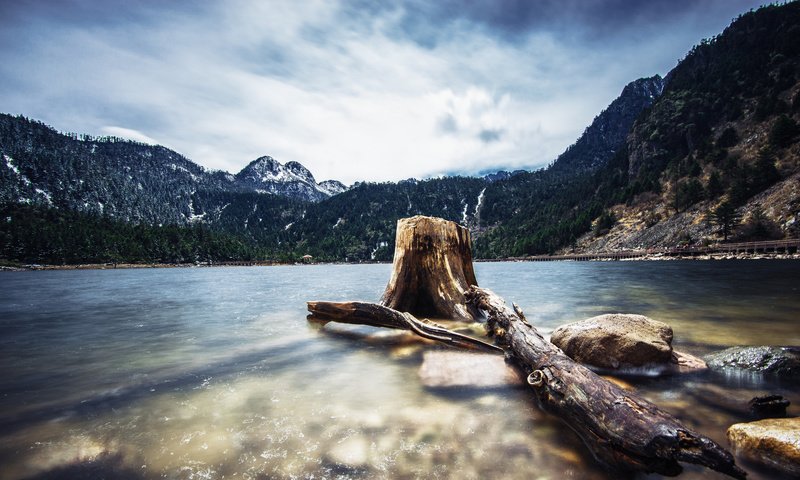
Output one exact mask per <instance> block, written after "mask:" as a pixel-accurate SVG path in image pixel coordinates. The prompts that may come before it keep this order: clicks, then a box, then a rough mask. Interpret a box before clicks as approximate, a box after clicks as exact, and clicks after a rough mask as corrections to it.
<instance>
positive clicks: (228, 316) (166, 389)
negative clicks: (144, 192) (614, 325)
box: [0, 261, 800, 479]
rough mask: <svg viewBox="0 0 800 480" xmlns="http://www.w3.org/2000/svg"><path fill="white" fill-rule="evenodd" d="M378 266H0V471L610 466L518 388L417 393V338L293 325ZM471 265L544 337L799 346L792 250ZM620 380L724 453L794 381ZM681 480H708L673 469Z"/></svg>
mask: <svg viewBox="0 0 800 480" xmlns="http://www.w3.org/2000/svg"><path fill="white" fill-rule="evenodd" d="M390 269H391V266H390V265H364V266H353V265H331V266H297V267H240V268H191V269H153V270H99V271H44V272H4V273H0V478H2V479H21V478H131V479H139V478H186V479H192V478H223V477H224V478H459V479H460V478H537V479H560V478H565V477H566V478H598V479H605V478H614V477H613V476H612V475H609V474H607V473H605V472H604V471H603V470H602V469H600V468H598V467H597V466H596V465H595V463H594V461H593V460H592V459H591V457H590V456H589V455H588V454H587V451H586V450H585V448H584V447H583V446H582V444H581V443H580V441H579V440H577V438H576V436H575V435H573V434H572V433H571V432H570V431H568V430H567V429H565V428H564V427H563V426H562V425H561V424H560V423H559V422H558V421H557V420H556V419H554V418H553V417H551V416H548V415H546V414H543V413H541V412H540V411H539V410H538V409H537V408H536V407H535V406H534V404H533V402H532V399H531V396H530V394H529V393H528V392H527V391H526V390H524V389H520V388H512V387H508V388H494V389H484V390H481V389H475V388H472V389H470V388H461V389H450V390H441V389H438V390H434V389H426V388H425V387H423V386H422V385H421V384H420V381H419V378H418V373H417V372H418V368H419V365H420V359H421V353H420V349H419V348H414V347H410V346H407V345H406V346H386V345H381V344H380V343H374V342H367V341H364V340H363V339H357V338H352V337H348V336H344V335H337V334H334V333H333V332H330V331H329V327H325V328H324V329H321V328H320V327H318V326H315V325H311V324H309V323H308V322H307V321H306V306H305V302H306V301H307V300H367V301H377V299H378V298H379V297H380V295H381V293H382V291H383V288H384V286H385V284H386V282H387V281H388V279H389V273H390ZM476 271H477V277H478V282H479V283H480V284H481V286H484V287H488V288H490V289H492V290H494V291H495V292H497V293H498V294H500V295H501V296H503V297H504V298H506V299H507V300H508V301H514V302H516V303H518V304H519V305H520V306H521V307H522V308H523V310H525V312H526V314H527V316H528V319H529V320H531V321H533V322H534V324H535V325H536V326H537V327H538V328H540V330H541V331H542V332H543V333H545V334H549V333H550V332H551V331H552V330H553V329H554V328H555V327H557V326H558V325H561V324H563V323H567V322H572V321H576V320H581V319H584V318H587V317H590V316H594V315H598V314H602V313H609V312H627V313H640V314H644V315H648V316H650V317H652V318H655V319H657V320H661V321H664V322H667V323H669V324H670V325H672V327H673V329H674V332H675V342H674V345H675V347H676V349H679V350H683V351H687V352H689V353H694V354H697V355H702V354H705V353H708V352H710V351H714V350H719V349H722V348H726V347H728V346H733V345H748V344H749V345H790V344H793V345H800V263H798V262H792V261H738V262H737V261H730V262H724V261H718V262H710V261H707V262H689V261H676V262H608V263H596V262H590V263H567V262H553V263H479V264H476ZM425 348H428V349H430V348H433V347H430V346H427V347H425ZM628 381H629V382H631V383H632V384H633V385H634V386H635V387H636V389H637V390H638V391H639V393H641V394H642V395H644V396H645V397H646V398H648V399H650V400H651V401H653V402H655V403H656V404H658V405H659V406H661V407H662V408H664V409H665V410H667V411H669V412H671V413H673V414H675V415H677V416H678V417H679V418H680V419H681V420H682V421H684V422H685V423H686V424H687V425H688V426H690V427H691V428H694V429H696V430H698V431H700V432H701V433H703V434H705V435H707V436H709V437H711V438H713V439H715V440H717V441H718V442H720V443H722V444H723V445H727V441H726V440H725V430H726V429H727V427H728V426H729V425H731V424H732V423H736V422H738V421H742V420H744V419H745V418H744V417H741V416H738V415H739V414H737V413H736V412H735V411H734V410H731V408H729V404H730V403H731V399H736V398H743V399H749V398H752V397H753V396H755V395H758V394H762V393H764V392H770V393H780V394H783V395H784V396H786V397H787V398H788V399H789V400H790V401H791V402H792V406H791V407H790V410H789V412H790V414H794V415H797V414H800V409H799V408H798V405H800V387H799V386H798V385H793V384H786V383H780V382H778V383H775V382H769V381H764V380H762V379H759V378H753V377H747V376H739V377H735V376H734V377H731V376H723V375H719V374H712V373H705V374H701V375H689V376H682V377H673V378H661V379H642V380H636V381H634V380H628ZM751 472H752V473H751V476H750V477H751V478H768V476H765V475H764V474H763V473H759V472H757V471H755V472H753V471H751ZM645 478H658V477H657V476H650V477H645ZM682 478H724V477H723V476H721V475H715V474H712V473H711V472H709V471H707V470H704V469H701V468H699V467H692V466H687V471H686V474H685V475H684V477H682Z"/></svg>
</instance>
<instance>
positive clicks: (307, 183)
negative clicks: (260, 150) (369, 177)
mask: <svg viewBox="0 0 800 480" xmlns="http://www.w3.org/2000/svg"><path fill="white" fill-rule="evenodd" d="M235 180H236V183H237V184H238V185H239V186H241V187H243V188H246V189H251V190H254V191H256V192H259V193H272V194H275V195H283V196H288V197H292V198H298V199H302V200H307V201H311V202H318V201H320V200H324V199H326V198H328V197H330V196H333V195H336V194H338V193H341V192H343V191H345V190H347V187H345V186H344V185H343V184H341V183H340V182H337V181H336V180H326V181H325V182H320V183H317V181H316V180H315V179H314V175H312V174H311V172H310V171H308V169H307V168H306V167H304V166H303V165H301V164H300V163H298V162H287V163H286V164H285V165H284V164H281V163H280V162H278V161H277V160H275V159H274V158H272V157H269V156H264V157H260V158H257V159H255V160H253V161H252V162H250V164H249V165H247V166H246V167H244V168H243V169H242V171H241V172H239V173H237V174H236V176H235Z"/></svg>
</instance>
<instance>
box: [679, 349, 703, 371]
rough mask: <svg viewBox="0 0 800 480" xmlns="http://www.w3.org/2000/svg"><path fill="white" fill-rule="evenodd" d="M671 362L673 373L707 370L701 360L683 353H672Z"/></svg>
mask: <svg viewBox="0 0 800 480" xmlns="http://www.w3.org/2000/svg"><path fill="white" fill-rule="evenodd" d="M671 362H672V366H673V372H674V373H692V372H699V371H702V370H708V365H706V362H705V361H703V359H702V358H698V357H695V356H694V355H689V354H688V353H684V352H678V351H673V352H672V360H671Z"/></svg>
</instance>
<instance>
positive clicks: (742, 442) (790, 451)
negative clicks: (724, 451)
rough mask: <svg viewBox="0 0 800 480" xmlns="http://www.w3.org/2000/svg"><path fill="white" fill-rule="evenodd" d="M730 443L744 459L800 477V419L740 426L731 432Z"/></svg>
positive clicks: (777, 419) (766, 421)
mask: <svg viewBox="0 0 800 480" xmlns="http://www.w3.org/2000/svg"><path fill="white" fill-rule="evenodd" d="M728 441H729V442H730V444H731V446H732V448H733V452H734V454H736V455H738V456H740V457H742V458H745V459H747V460H749V461H751V462H754V463H758V464H761V465H764V466H767V467H770V468H773V469H776V470H779V471H780V472H783V473H786V474H788V475H791V476H793V478H797V476H800V418H774V419H767V420H759V421H757V422H750V423H737V424H736V425H733V426H731V427H730V428H729V429H728Z"/></svg>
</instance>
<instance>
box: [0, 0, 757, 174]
mask: <svg viewBox="0 0 800 480" xmlns="http://www.w3.org/2000/svg"><path fill="white" fill-rule="evenodd" d="M758 5H759V3H758V2H752V1H745V0H695V1H689V0H651V1H641V2H630V1H618V0H617V1H613V0H608V1H601V0H552V1H551V0H538V1H536V0H530V1H523V0H496V1H481V0H472V1H467V0H460V1H456V0H439V1H433V0H431V1H427V2H423V1H416V0H399V1H395V2H381V1H335V0H331V1H311V0H309V1H303V0H294V1H244V0H226V1H169V2H163V1H149V0H142V1H136V2H129V1H116V0H106V1H102V0H98V1H87V0H74V1H67V0H62V1H46V0H39V1H25V0H23V1H13V2H12V1H3V2H0V111H2V112H4V113H12V114H23V115H25V116H27V117H30V118H35V119H38V120H42V121H44V122H45V123H47V124H49V125H51V126H53V127H54V128H56V129H57V130H60V131H65V132H66V131H69V132H77V133H89V134H93V135H116V136H121V137H126V138H131V139H136V140H141V141H146V142H150V143H158V144H162V145H165V146H167V147H170V148H172V149H174V150H176V151H178V152H180V153H182V154H184V155H186V156H187V157H188V158H190V159H192V160H193V161H195V162H197V163H199V164H201V165H204V166H206V167H208V168H213V169H221V170H227V171H230V172H233V173H235V172H237V171H238V170H240V169H241V168H243V167H244V166H245V165H246V164H247V163H248V162H250V161H251V160H253V159H255V158H257V157H259V156H262V155H271V156H273V157H275V158H276V159H278V160H279V161H281V162H283V163H285V162H287V161H290V160H294V161H299V162H300V163H302V164H304V165H306V166H307V167H308V168H309V169H310V170H311V171H312V172H313V173H314V175H315V176H316V177H317V179H318V180H323V179H330V178H335V179H338V180H341V181H343V182H345V183H352V182H354V181H359V180H368V181H385V180H393V181H394V180H400V179H404V178H409V177H416V178H425V177H430V176H437V175H442V174H453V173H463V174H475V173H478V172H486V171H493V170H499V169H517V168H526V169H532V168H537V167H541V166H544V165H546V164H547V163H549V162H550V161H552V160H553V159H554V158H555V157H556V156H557V155H558V154H559V153H561V152H562V151H564V149H565V148H566V147H567V146H568V145H570V144H571V143H573V142H574V141H575V140H576V139H577V137H578V136H579V135H580V134H581V132H582V131H583V129H584V128H585V127H586V126H587V125H588V124H589V123H590V122H591V121H592V119H593V118H594V116H595V115H597V114H598V113H599V112H600V111H601V110H602V109H603V108H604V107H605V106H606V105H608V104H609V103H610V102H611V101H612V100H613V99H614V98H615V97H616V96H617V95H619V93H620V92H621V91H622V88H623V87H624V86H625V85H626V84H627V83H628V82H630V81H632V80H635V79H637V78H641V77H649V76H652V75H654V74H660V75H664V74H666V73H667V72H668V71H669V70H670V69H671V68H672V67H674V66H675V65H676V64H677V62H678V61H679V60H680V59H681V58H682V57H683V56H684V55H685V54H686V52H687V51H688V50H689V49H690V48H691V47H692V45H694V44H696V43H698V42H699V41H700V40H701V39H702V38H706V37H710V36H713V35H716V34H717V33H720V32H721V31H722V30H723V29H724V28H725V27H726V26H727V25H728V24H729V23H730V22H731V20H732V19H733V18H735V17H736V16H737V15H738V14H740V13H743V12H746V11H748V10H749V9H751V8H753V7H757V6H758Z"/></svg>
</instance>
